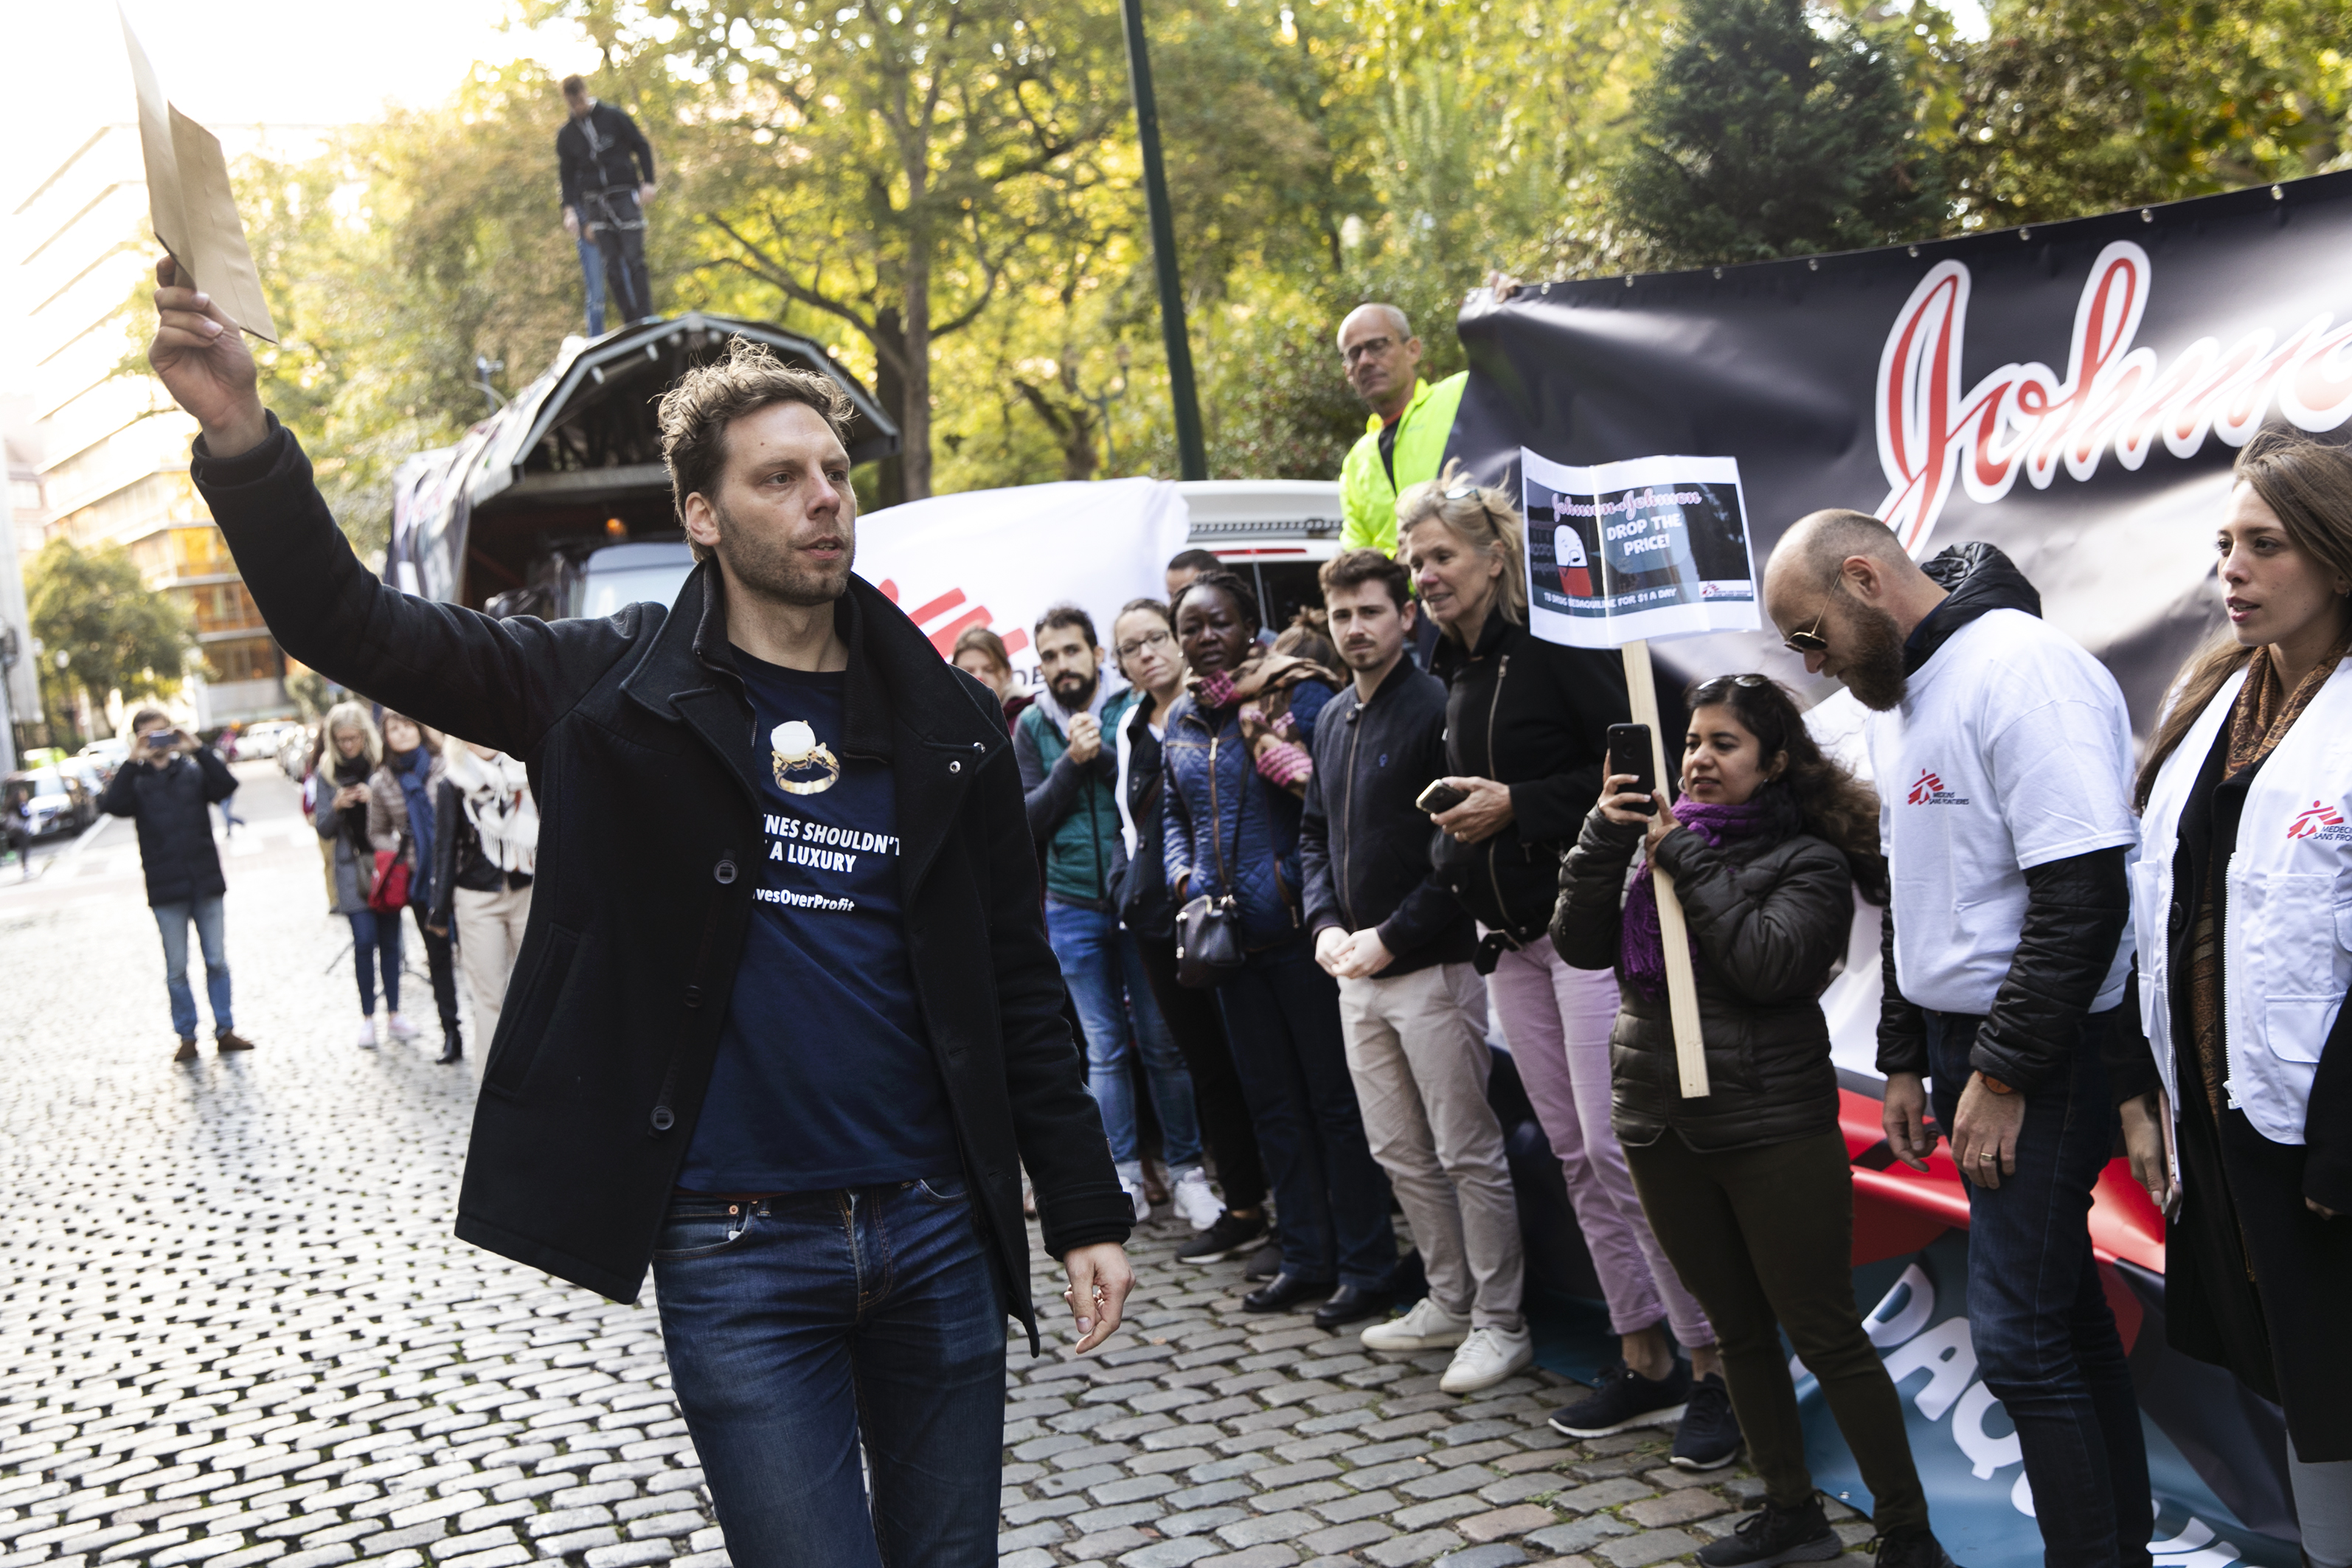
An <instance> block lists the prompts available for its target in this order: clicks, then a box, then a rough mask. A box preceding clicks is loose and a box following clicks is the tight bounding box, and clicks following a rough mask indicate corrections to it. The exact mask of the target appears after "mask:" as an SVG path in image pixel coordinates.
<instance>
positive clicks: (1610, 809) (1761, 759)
mask: <svg viewBox="0 0 2352 1568" xmlns="http://www.w3.org/2000/svg"><path fill="white" fill-rule="evenodd" d="M1689 709H1690V722H1689V726H1688V731H1687V733H1686V734H1685V737H1684V738H1683V741H1682V775H1681V776H1682V799H1680V800H1679V801H1676V802H1675V804H1674V805H1672V806H1671V807H1669V806H1668V805H1667V803H1666V797H1665V795H1664V794H1663V793H1661V792H1650V793H1649V794H1646V795H1645V794H1643V793H1641V792H1640V791H1639V790H1638V788H1637V784H1638V781H1637V780H1636V779H1635V777H1634V776H1633V774H1631V773H1624V772H1620V773H1613V774H1612V775H1611V776H1610V777H1609V778H1608V779H1607V780H1606V781H1605V782H1604V784H1603V785H1602V791H1603V793H1602V795H1601V801H1600V804H1599V805H1596V806H1595V807H1594V808H1593V810H1592V813H1591V816H1588V817H1586V818H1585V821H1584V827H1583V832H1582V834H1581V835H1580V837H1579V838H1578V840H1577V844H1576V847H1575V848H1574V849H1572V850H1570V852H1569V856H1568V858H1567V859H1566V860H1565V861H1564V862H1563V863H1562V864H1561V867H1560V873H1559V909H1558V910H1557V912H1556V913H1555V914H1554V915H1553V917H1552V926H1551V937H1552V942H1553V943H1554V945H1555V946H1556V947H1557V948H1558V950H1559V955H1560V957H1561V958H1562V959H1563V960H1565V961H1566V962H1567V963H1570V964H1571V965H1573V966H1575V967H1576V968H1577V969H1580V970H1601V969H1613V970H1614V971H1615V972H1616V975H1617V979H1618V982H1619V984H1620V987H1621V992H1622V996H1623V1005H1622V1009H1621V1011H1620V1012H1619V1013H1618V1016H1617V1021H1616V1026H1615V1028H1614V1030H1613V1032H1612V1037H1611V1045H1610V1056H1611V1066H1612V1082H1613V1085H1614V1100H1615V1108H1614V1111H1613V1113H1612V1125H1613V1127H1614V1131H1615V1132H1616V1134H1617V1138H1618V1140H1619V1142H1621V1143H1622V1145H1623V1147H1624V1151H1625V1158H1626V1162H1627V1163H1628V1164H1629V1165H1630V1166H1631V1168H1632V1170H1633V1183H1634V1185H1635V1186H1636V1188H1637V1189H1638V1190H1639V1191H1640V1193H1641V1196H1642V1207H1643V1212H1644V1213H1646V1214H1647V1215H1649V1218H1650V1224H1651V1226H1652V1227H1653V1228H1654V1230H1655V1231H1656V1233H1657V1237H1658V1239H1659V1241H1660V1242H1662V1243H1664V1247H1665V1249H1666V1255H1667V1256H1668V1257H1669V1258H1672V1259H1673V1260H1674V1264H1675V1268H1676V1269H1678V1270H1679V1271H1680V1273H1681V1276H1682V1279H1683V1280H1684V1281H1685V1283H1686V1284H1688V1285H1689V1286H1690V1288H1691V1289H1693V1290H1695V1291H1696V1292H1697V1294H1698V1299H1699V1300H1700V1302H1701V1303H1702V1304H1704V1305H1705V1307H1706V1314H1707V1319H1708V1321H1710V1322H1712V1323H1713V1324H1714V1325H1715V1330H1716V1332H1717V1335H1718V1336H1720V1341H1721V1345H1722V1352H1723V1368H1724V1375H1725V1377H1726V1379H1727V1383H1728V1385H1729V1393H1730V1396H1731V1402H1732V1404H1733V1405H1734V1406H1735V1408H1736V1409H1737V1410H1738V1415H1739V1428H1740V1430H1741V1431H1742V1432H1743V1433H1745V1434H1746V1436H1747V1439H1748V1451H1749V1458H1750V1461H1751V1462H1752V1463H1753V1464H1754V1465H1755V1467H1756V1471H1757V1474H1758V1475H1759V1476H1760V1477H1762V1478H1763V1480H1764V1484H1765V1496H1764V1506H1763V1508H1762V1509H1761V1510H1759V1512H1757V1513H1756V1514H1754V1515H1752V1516H1750V1517H1749V1518H1748V1519H1747V1520H1745V1521H1741V1523H1740V1524H1739V1525H1738V1527H1737V1528H1736V1529H1735V1530H1734V1531H1733V1532H1732V1533H1731V1534H1730V1535H1728V1536H1726V1537H1725V1538H1724V1539H1722V1540H1720V1541H1718V1542H1715V1543H1714V1544H1713V1545H1711V1546H1708V1547H1706V1548H1705V1549H1704V1550H1702V1551H1701V1552H1699V1561H1700V1562H1701V1563H1707V1564H1709V1565H1710V1568H1736V1565H1739V1564H1761V1563H1793V1562H1812V1561H1816V1560H1819V1559H1824V1558H1828V1557H1833V1556H1835V1555H1837V1553H1838V1552H1840V1551H1841V1550H1843V1547H1842V1546H1841V1543H1840V1542H1839V1540H1838V1537H1837V1534H1836V1532H1835V1531H1832V1529H1831V1528H1830V1521H1829V1520H1828V1518H1827V1517H1826V1516H1825V1515H1824V1514H1823V1512H1822V1506H1821V1500H1820V1499H1819V1498H1818V1497H1817V1496H1816V1495H1815V1492H1814V1489H1813V1479H1812V1475H1811V1472H1810V1471H1809V1470H1808V1469H1807V1468H1806V1467H1805V1434H1804V1427H1803V1426H1802V1424H1801V1421H1800V1420H1799V1418H1798V1415H1797V1393H1796V1386H1795V1384H1794V1383H1793V1382H1792V1381H1791V1380H1790V1373H1789V1366H1788V1363H1787V1361H1786V1359H1785V1358H1784V1357H1783V1355H1782V1353H1781V1349H1780V1333H1781V1331H1782V1330H1784V1329H1785V1330H1786V1331H1788V1334H1789V1338H1790V1342H1792V1343H1793V1344H1794V1345H1795V1346H1796V1348H1797V1354H1798V1356H1799V1358H1800V1359H1801V1360H1802V1361H1803V1362H1804V1363H1805V1369H1806V1370H1807V1371H1809V1372H1811V1373H1812V1374H1813V1375H1814V1376H1815V1377H1816V1378H1818V1379H1820V1381H1821V1385H1822V1394H1824V1395H1825V1396H1826V1397H1827V1399H1828V1400H1829V1405H1830V1411H1831V1414H1832V1415H1835V1416H1836V1418H1837V1423H1838V1430H1839V1431H1840V1432H1842V1433H1843V1434H1844V1436H1845V1440H1846V1447H1848V1448H1850V1449H1851V1450H1853V1454H1854V1456H1855V1458H1856V1461H1857V1462H1858V1463H1859V1464H1860V1465H1861V1467H1862V1473H1863V1479H1864V1481H1865V1482H1866V1483H1867V1484H1868V1485H1869V1487H1870V1492H1871V1497H1872V1499H1873V1500H1874V1506H1875V1512H1874V1515H1873V1518H1874V1522H1875V1523H1876V1525H1877V1526H1878V1534H1879V1546H1878V1562H1879V1563H1880V1564H1881V1568H1897V1565H1900V1568H1942V1565H1943V1564H1947V1563H1949V1562H1950V1559H1949V1558H1948V1557H1947V1556H1946V1555H1945V1554H1944V1552H1943V1548H1942V1547H1941V1546H1939V1545H1938V1544H1937V1542H1936V1538H1935V1537H1934V1536H1933V1535H1932V1534H1930V1533H1929V1531H1928V1528H1927V1495H1926V1493H1925V1492H1923V1491H1922V1490H1921V1489H1920V1485H1919V1475H1918V1471H1917V1470H1916V1468H1914V1466H1913V1464H1912V1461H1911V1448H1910V1443H1909V1440H1908V1438H1907V1437H1906V1436H1905V1433H1904V1426H1903V1408H1902V1402H1901V1401H1900V1400H1899V1399H1898V1398H1897V1397H1896V1396H1895V1384H1893V1383H1892V1382H1891V1381H1890V1380H1889V1379H1888V1377H1887V1375H1886V1368H1885V1364H1884V1363H1881V1362H1880V1360H1879V1359H1878V1352H1876V1351H1875V1350H1874V1349H1873V1348H1872V1347H1871V1343H1870V1338H1869V1336H1868V1335H1867V1334H1865V1333H1864V1331H1863V1328H1862V1314H1861V1312H1860V1311H1859V1310H1857V1309H1856V1308H1855V1305H1854V1300H1853V1171H1852V1168H1851V1167H1850V1166H1849V1165H1848V1164H1847V1163H1846V1147H1845V1135H1844V1134H1843V1132H1842V1131H1839V1128H1838V1080H1837V1069H1836V1068H1835V1067H1833V1066H1832V1063H1831V1061H1830V1031H1829V1022H1828V1020H1827V1019H1826V1018H1824V1017H1823V1016H1822V1008H1821V1004H1820V1002H1819V1000H1818V998H1819V997H1820V995H1821V993H1822V987H1823V986H1825V985H1827V984H1829V980H1830V973H1831V970H1832V967H1833V966H1834V965H1835V964H1836V963H1837V961H1838V960H1839V959H1840V958H1841V957H1843V955H1844V953H1845V951H1846V945H1847V940H1848V936H1849V933H1850V932H1851V931H1852V929H1853V889H1854V888H1855V887H1856V885H1857V884H1858V885H1859V886H1860V887H1861V889H1862V891H1863V896H1864V898H1866V899H1870V900H1873V901H1874V902H1881V903H1883V902H1884V901H1885V899H1886V863H1885V860H1884V859H1882V858H1880V855H1879V850H1878V800H1877V797H1876V796H1875V795H1873V794H1872V793H1871V792H1870V790H1869V789H1868V788H1867V787H1865V786H1864V785H1863V784H1860V783H1858V782H1856V780H1855V779H1854V778H1853V775H1852V774H1851V773H1847V772H1846V771H1845V770H1844V769H1843V768H1842V767H1840V766H1838V765H1837V764H1836V763H1832V762H1831V761H1830V760H1829V759H1828V758H1827V757H1824V756H1823V755H1822V752H1821V749H1820V748H1819V747H1818V746H1816V745H1815V744H1814V743H1813V738H1812V736H1811V734H1809V733H1808V732H1807V731H1806V729H1805V721H1804V717H1803V715H1801V714H1800V713H1799V712H1798V711H1797V708H1796V704H1795V703H1793V702H1791V701H1790V700H1789V696H1788V693H1786V692H1785V691H1783V690H1782V689H1780V687H1779V686H1777V685H1775V684H1773V683H1772V682H1771V681H1769V680H1768V679H1765V678H1764V677H1763V676H1760V675H1739V676H1718V677H1717V678H1716V679H1712V680H1707V681H1702V682H1701V683H1699V684H1698V685H1697V686H1695V687H1693V688H1692V689H1691V692H1690V698H1689ZM1637 847H1638V848H1641V849H1643V851H1644V852H1645V856H1646V858H1645V860H1644V863H1643V867H1642V869H1641V870H1640V872H1639V873H1638V874H1636V876H1635V877H1634V879H1633V886H1632V888H1631V889H1630V890H1628V889H1627V888H1626V880H1625V871H1626V868H1627V866H1628V865H1629V864H1630V863H1631V862H1632V859H1633V851H1634V850H1635V849H1636V848H1637ZM1653 867H1663V868H1665V870H1667V871H1668V872H1669V873H1671V874H1672V875H1673V877H1674V879H1675V892H1676V893H1677V894H1678V895H1680V898H1681V901H1682V908H1683V916H1684V919H1685V921H1688V923H1689V927H1690V941H1691V951H1692V959H1693V962H1694V967H1695V969H1696V976H1697V981H1698V1010H1699V1027H1700V1032H1701V1035H1702V1037H1704V1039H1705V1042H1706V1069H1707V1080H1708V1087H1709V1089H1710V1090H1711V1091H1712V1092H1710V1093H1708V1094H1707V1095H1706V1096H1705V1097H1703V1098H1700V1099H1696V1100H1685V1098H1683V1095H1682V1090H1681V1081H1680V1076H1679V1073H1678V1071H1677V1068H1676V1065H1675V1039H1674V1026H1673V1023H1672V1020H1671V1019H1670V1017H1669V1016H1668V1013H1667V1008H1666V1001H1665V994H1666V973H1665V947H1664V939H1663V937H1662V935H1661V933H1660V931H1659V922H1658V899H1657V886H1656V882H1655V879H1654V877H1653V875H1652V868H1653ZM1621 901H1622V909H1621V907H1620V906H1621Z"/></svg>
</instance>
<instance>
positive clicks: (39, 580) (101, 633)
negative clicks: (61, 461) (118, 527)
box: [25, 537, 196, 714]
mask: <svg viewBox="0 0 2352 1568" xmlns="http://www.w3.org/2000/svg"><path fill="white" fill-rule="evenodd" d="M25 605H26V611H27V612H28V615H29V618H30V620H31V622H32V626H33V635H34V636H35V637H38V638H40V639H41V675H42V680H43V683H44V685H45V686H46V687H47V689H48V693H54V694H55V695H54V699H52V698H49V696H48V694H47V693H45V700H56V702H57V707H56V711H58V713H60V714H64V713H68V712H71V711H72V709H73V704H72V702H71V700H70V699H71V697H72V695H73V692H74V690H75V689H76V688H79V689H81V690H82V691H85V692H87V693H89V699H90V702H91V705H92V706H93V707H102V706H103V705H104V704H105V702H106V700H107V697H108V695H109V694H110V693H112V692H117V691H119V692H121V694H122V695H123V696H124V697H126V698H130V697H139V696H143V695H145V694H147V693H149V692H162V693H164V694H166V695H168V694H170V693H171V692H173V691H176V690H178V689H179V686H180V675H181V669H182V667H183V665H184V663H185V661H186V658H187V655H188V652H189V650H190V649H192V648H194V647H195V641H196V639H195V636H194V631H193V629H192V628H191V626H190V625H189V622H188V615H187V612H186V610H185V609H184V608H183V607H182V606H180V605H176V604H174V603H173V601H172V599H171V598H170V596H169V595H164V594H162V593H158V592H156V591H154V590H152V589H150V588H149V587H148V586H147V585H146V584H144V583H142V582H141V581H140V578H139V568H138V567H137V566H135V565H133V564H132V563H131V552H129V551H127V550H124V549H123V548H122V547H121V545H118V544H108V545H100V546H99V547H97V548H96V549H91V550H84V549H81V548H80V547H79V546H78V545H76V544H75V543H74V542H72V541H70V540H68V539H65V538H62V537H60V538H57V539H52V540H50V541H49V542H47V544H45V545H43V546H41V552H40V553H39V554H37V555H36V556H34V557H33V564H32V568H31V570H29V571H28V572H26V574H25Z"/></svg>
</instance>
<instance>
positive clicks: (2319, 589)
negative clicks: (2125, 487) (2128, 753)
mask: <svg viewBox="0 0 2352 1568" xmlns="http://www.w3.org/2000/svg"><path fill="white" fill-rule="evenodd" d="M2214 547H2215V550H2216V552H2217V554H2218V556H2219V558H2220V562H2219V572H2220V576H2221V593H2222V603H2223V605H2224V607H2225V608H2226V609H2227V611H2228V614H2229V617H2230V626H2229V630H2228V631H2227V632H2226V633H2225V634H2224V635H2222V636H2221V637H2219V638H2217V639H2216V640H2215V642H2214V643H2213V645H2212V646H2210V647H2207V648H2205V649H2204V650H2202V651H2201V652H2200V653H2198V654H2197V655H2196V656H2195V657H2193V658H2191V659H2190V660H2189V664H2188V666H2187V668H2184V669H2183V670H2182V671H2181V674H2180V678H2179V682H2178V684H2177V685H2175V687H2174V688H2173V690H2172V693H2171V696H2170V698H2169V699H2168V701H2167V703H2166V706H2165V710H2164V716H2163V718H2162V720H2161V721H2159V722H2158V726H2157V731H2156V738H2155V740H2154V741H2153V742H2151V743H2150V744H2149V747H2148V754H2147V762H2146V763H2144V764H2143V765H2142V767H2141V769H2140V776H2139V792H2138V793H2139V805H2140V820H2141V827H2140V858H2139V864H2138V865H2137V866H2136V867H2135V868H2133V870H2132V923H2133V927H2134V932H2135V935H2136V936H2137V942H2138V950H2139V958H2138V964H2139V985H2138V986H2137V997H2138V1001H2139V1007H2140V1018H2139V1022H2140V1026H2141V1031H2143V1032H2144V1038H2136V1037H2130V1036H2131V1035H2132V1032H2131V1031H2128V1030H2125V1029H2118V1030H2116V1035H2117V1036H2118V1037H2119V1039H2118V1041H2117V1044H2118V1046H2119V1047H2120V1048H2119V1049H2117V1050H2115V1051H2111V1052H2110V1053H2109V1057H2108V1063H2107V1066H2108V1070H2109V1074H2110V1077H2111V1081H2112V1083H2113V1088H2114V1092H2115V1094H2116V1099H2117V1103H2118V1107H2119V1109H2120V1110H2121V1111H2122V1115H2123V1126H2124V1142H2125V1145H2126V1149H2127V1150H2128V1152H2129V1153H2130V1156H2131V1163H2132V1172H2133V1174H2134V1175H2135V1176H2137V1178H2138V1180H2139V1181H2140V1183H2141V1184H2142V1185H2143V1186H2145V1187H2146V1188H2147V1194H2148V1196H2149V1198H2150V1199H2152V1200H2153V1201H2154V1202H2155V1203H2156V1205H2158V1207H2159V1208H2164V1209H2168V1210H2170V1209H2172V1208H2173V1205H2175V1204H2176V1203H2177V1205H2178V1210H2177V1213H2175V1215H2174V1218H2173V1222H2172V1225H2171V1227H2170V1228H2169V1230H2168V1232H2167V1234H2166V1238H2165V1239H2166V1248H2165V1332H2166V1337H2167V1339H2168V1340H2169V1341H2170V1342H2171V1343H2172V1345H2173V1346H2174V1348H2176V1349H2178V1350H2181V1351H2184V1352H2187V1353H2189V1355H2192V1356H2195V1357H2196V1358H2197V1359H2198V1360H2200V1361H2205V1362H2210V1363H2213V1364H2215V1365H2217V1366H2224V1367H2227V1368H2229V1369H2230V1371H2231V1372H2232V1373H2236V1374H2237V1376H2238V1378H2239V1380H2240V1381H2241V1382H2242V1383H2244V1384H2246V1386H2247V1387H2249V1388H2251V1389H2252V1390H2253V1391H2254V1392H2255V1393H2257V1394H2261V1395H2262V1396H2263V1398H2265V1399H2268V1400H2271V1401H2272V1402H2273V1403H2275V1404H2278V1405H2282V1406H2284V1410H2285V1413H2286V1429H2287V1443H2288V1450H2287V1458H2288V1472H2289V1477H2290V1479H2291V1480H2292V1483H2293V1486H2294V1501H2295V1512H2296V1514H2297V1516H2298V1519H2299V1521H2300V1523H2301V1527H2302V1531H2303V1550H2304V1556H2305V1561H2306V1562H2309V1563H2314V1564H2316V1565H2318V1568H2346V1564H2347V1563H2352V1345H2347V1342H2346V1339H2345V1336H2344V1331H2343V1327H2344V1323H2343V1319H2342V1317H2341V1316H2340V1314H2341V1313H2342V1312H2343V1310H2344V1303H2345V1302H2346V1301H2347V1300H2352V1217H2347V1215H2352V1044H2348V1043H2347V1039H2346V1036H2347V1032H2352V1013H2347V1010H2346V1009H2345V1007H2344V996H2345V991H2346V989H2347V983H2352V903H2347V898H2352V826H2348V825H2352V666H2347V665H2346V663H2345V661H2344V655H2345V650H2346V647H2347V643H2352V452H2347V450H2346V448H2345V447H2341V446H2337V445H2335V444H2333V443H2324V442H2319V441H2313V440H2309V439H2307V438H2305V437H2294V436H2279V435H2264V436H2261V437H2256V439H2255V440H2254V441H2253V443H2252V445H2250V446H2248V447H2247V448H2246V450H2245V452H2244V454H2243V455H2242V457H2240V458H2239V459H2238V467H2237V476H2236V483H2235V484H2234V486H2233V487H2232V489H2231V493H2230V500H2229V505H2228V510H2226V511H2225V512H2224V513H2223V515H2222V518H2221V527H2220V529H2219V531H2218V532H2217V535H2216V537H2215V541H2214ZM2168 1134H2169V1137H2168ZM2168 1144H2169V1145H2170V1146H2171V1148H2170V1150H2169V1151H2168ZM2168 1152H2177V1154H2178V1165H2177V1166H2176V1165H2175V1164H2174V1163H2172V1161H2171V1160H2170V1159H2168Z"/></svg>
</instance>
